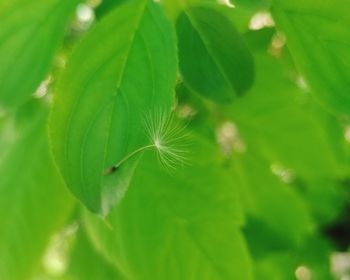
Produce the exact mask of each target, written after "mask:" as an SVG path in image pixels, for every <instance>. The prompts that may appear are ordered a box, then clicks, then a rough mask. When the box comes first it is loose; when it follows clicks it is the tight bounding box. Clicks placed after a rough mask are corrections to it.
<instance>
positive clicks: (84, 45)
mask: <svg viewBox="0 0 350 280" xmlns="http://www.w3.org/2000/svg"><path fill="white" fill-rule="evenodd" d="M174 33H175V32H174V31H173V29H172V28H171V25H170V24H169V23H168V22H167V21H166V19H165V17H164V15H163V14H162V11H161V9H160V8H159V7H158V6H157V4H155V3H153V2H151V1H150V2H149V1H136V2H135V1H132V2H130V3H127V4H125V5H121V6H119V7H117V8H115V10H114V11H113V12H111V13H109V14H108V15H107V16H106V17H105V18H103V19H102V21H101V22H99V23H97V24H96V25H95V27H94V29H93V30H91V32H90V33H89V34H88V35H87V36H86V37H85V38H84V39H83V40H82V42H81V43H80V44H79V45H78V46H77V48H76V49H75V52H74V53H73V54H72V56H71V59H70V61H69V63H68V65H67V67H66V69H65V71H64V73H63V75H62V77H61V79H60V81H59V82H58V86H57V88H56V95H55V100H54V107H53V111H52V116H51V124H50V132H51V139H52V141H51V143H52V149H53V153H54V156H55V159H56V161H57V164H58V166H59V168H60V170H61V172H62V174H63V176H64V178H65V181H66V182H67V184H68V186H69V188H70V189H71V190H72V191H73V193H74V194H75V195H76V196H77V197H78V198H79V199H80V200H81V201H82V202H83V203H84V204H85V205H86V206H87V207H88V208H89V209H90V210H92V211H94V212H99V213H103V214H106V213H107V212H108V210H109V208H110V206H111V205H112V204H113V203H114V202H115V201H116V200H117V199H118V198H119V197H120V196H121V195H122V194H121V193H122V192H123V190H122V189H125V188H126V186H127V185H128V180H129V179H130V176H131V173H132V171H133V169H134V167H135V162H136V161H135V160H134V159H136V158H133V159H132V160H130V161H128V162H127V163H126V164H125V165H123V166H122V168H121V169H120V170H118V172H111V174H108V175H104V174H105V171H106V170H108V169H109V168H110V167H111V166H114V165H115V164H116V163H117V162H119V161H120V160H121V159H122V158H124V157H125V156H126V155H128V154H130V153H131V152H132V151H134V150H136V149H137V148H139V147H140V146H143V145H145V144H147V141H149V140H148V137H147V135H146V133H145V118H146V117H147V116H149V115H157V114H155V112H162V114H167V113H168V112H169V111H170V107H171V105H172V103H173V99H174V97H173V88H174V86H175V80H176V69H177V68H176V65H177V59H176V43H175V35H174Z"/></svg>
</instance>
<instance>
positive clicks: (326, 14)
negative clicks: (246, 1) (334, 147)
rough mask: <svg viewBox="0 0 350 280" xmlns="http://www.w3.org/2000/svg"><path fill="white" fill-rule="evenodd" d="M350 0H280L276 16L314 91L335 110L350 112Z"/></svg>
mask: <svg viewBox="0 0 350 280" xmlns="http://www.w3.org/2000/svg"><path fill="white" fill-rule="evenodd" d="M349 8H350V3H349V1H347V0H340V1H332V0H325V1H322V2H320V1H317V0H305V1H291V0H277V1H274V4H273V16H274V18H275V20H276V22H277V25H278V27H279V28H280V29H281V30H282V31H283V32H285V34H286V36H287V44H288V47H289V49H290V51H291V53H292V55H293V57H294V59H295V62H296V64H297V66H298V67H299V69H300V70H301V72H302V74H303V75H304V76H305V78H306V79H307V81H308V83H309V84H310V86H311V88H312V89H313V93H314V94H315V96H316V97H317V98H318V99H319V100H320V102H321V103H322V104H324V105H325V106H326V107H327V108H328V109H330V110H331V111H333V112H335V113H338V114H347V115H349V114H350V94H349V92H350V55H349V53H350V29H349V25H350V19H349V15H348V12H347V11H348V9H349Z"/></svg>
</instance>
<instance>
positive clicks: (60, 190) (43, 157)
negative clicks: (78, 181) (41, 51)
mask: <svg viewBox="0 0 350 280" xmlns="http://www.w3.org/2000/svg"><path fill="white" fill-rule="evenodd" d="M47 113H48V109H47V108H46V106H43V105H42V104H39V103H38V101H35V102H32V103H29V104H28V105H25V107H24V108H22V109H20V111H19V113H17V115H16V117H15V118H10V117H9V119H8V120H7V121H8V122H9V125H8V126H7V131H4V130H1V135H2V137H7V136H8V137H11V138H12V143H11V144H10V145H8V146H7V147H6V146H5V147H4V146H3V147H2V149H4V150H5V151H4V153H3V156H2V157H1V159H0V177H1V180H0V220H1V227H0V277H1V279H11V280H17V279H18V280H23V279H29V278H30V276H31V275H32V273H33V272H34V270H35V269H36V267H37V265H38V264H39V263H40V261H41V256H42V254H43V251H44V250H45V248H46V245H47V243H48V241H49V238H50V237H51V234H52V233H53V232H54V231H55V230H57V229H58V228H59V227H60V226H61V225H62V223H63V222H64V221H65V219H66V218H67V215H68V214H69V213H70V211H71V210H72V206H73V200H72V197H71V196H70V194H69V192H68V191H67V190H66V188H65V186H64V183H63V180H62V179H61V177H60V176H59V174H58V172H57V170H56V168H55V166H54V164H53V161H52V159H51V156H50V154H49V149H48V141H47V135H46V120H47V115H48V114H47ZM10 127H12V130H11V129H10Z"/></svg>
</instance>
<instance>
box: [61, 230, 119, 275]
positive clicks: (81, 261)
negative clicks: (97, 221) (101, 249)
mask: <svg viewBox="0 0 350 280" xmlns="http://www.w3.org/2000/svg"><path fill="white" fill-rule="evenodd" d="M65 275H67V278H68V277H69V278H68V279H69V280H97V279H98V280H121V279H124V278H123V277H122V276H121V275H120V274H119V272H118V271H117V269H116V268H115V267H114V266H113V265H112V264H110V263H108V262H107V261H106V260H105V259H104V258H103V257H102V256H101V255H99V254H98V253H97V252H96V249H95V248H94V247H93V246H92V244H91V243H90V241H89V240H88V238H87V237H86V235H85V233H84V232H83V231H80V232H79V233H78V236H77V240H76V241H75V244H74V247H73V250H72V253H71V255H70V263H69V266H68V270H67V272H66V273H65Z"/></svg>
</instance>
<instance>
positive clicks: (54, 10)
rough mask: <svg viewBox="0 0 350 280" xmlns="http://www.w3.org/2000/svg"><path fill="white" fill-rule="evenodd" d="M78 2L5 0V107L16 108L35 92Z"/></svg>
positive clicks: (0, 72)
mask: <svg viewBox="0 0 350 280" xmlns="http://www.w3.org/2000/svg"><path fill="white" fill-rule="evenodd" d="M77 2H78V0H64V1H61V0H36V1H28V0H11V1H1V3H0V18H1V25H0V65H1V67H0V106H1V107H5V108H7V109H12V108H15V107H17V106H18V105H21V104H23V103H24V102H25V101H27V100H29V98H30V96H31V95H32V94H33V93H34V92H35V90H36V88H37V87H38V86H39V84H40V82H41V81H42V80H43V79H44V78H45V76H46V75H47V73H48V71H49V69H50V66H51V64H52V61H53V57H54V54H55V51H56V50H57V48H58V47H59V45H60V44H61V43H62V39H63V36H64V33H65V30H66V26H67V23H68V20H69V18H70V17H71V15H72V12H73V11H74V8H75V6H76V4H77ZM29 74H30V75H29Z"/></svg>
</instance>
